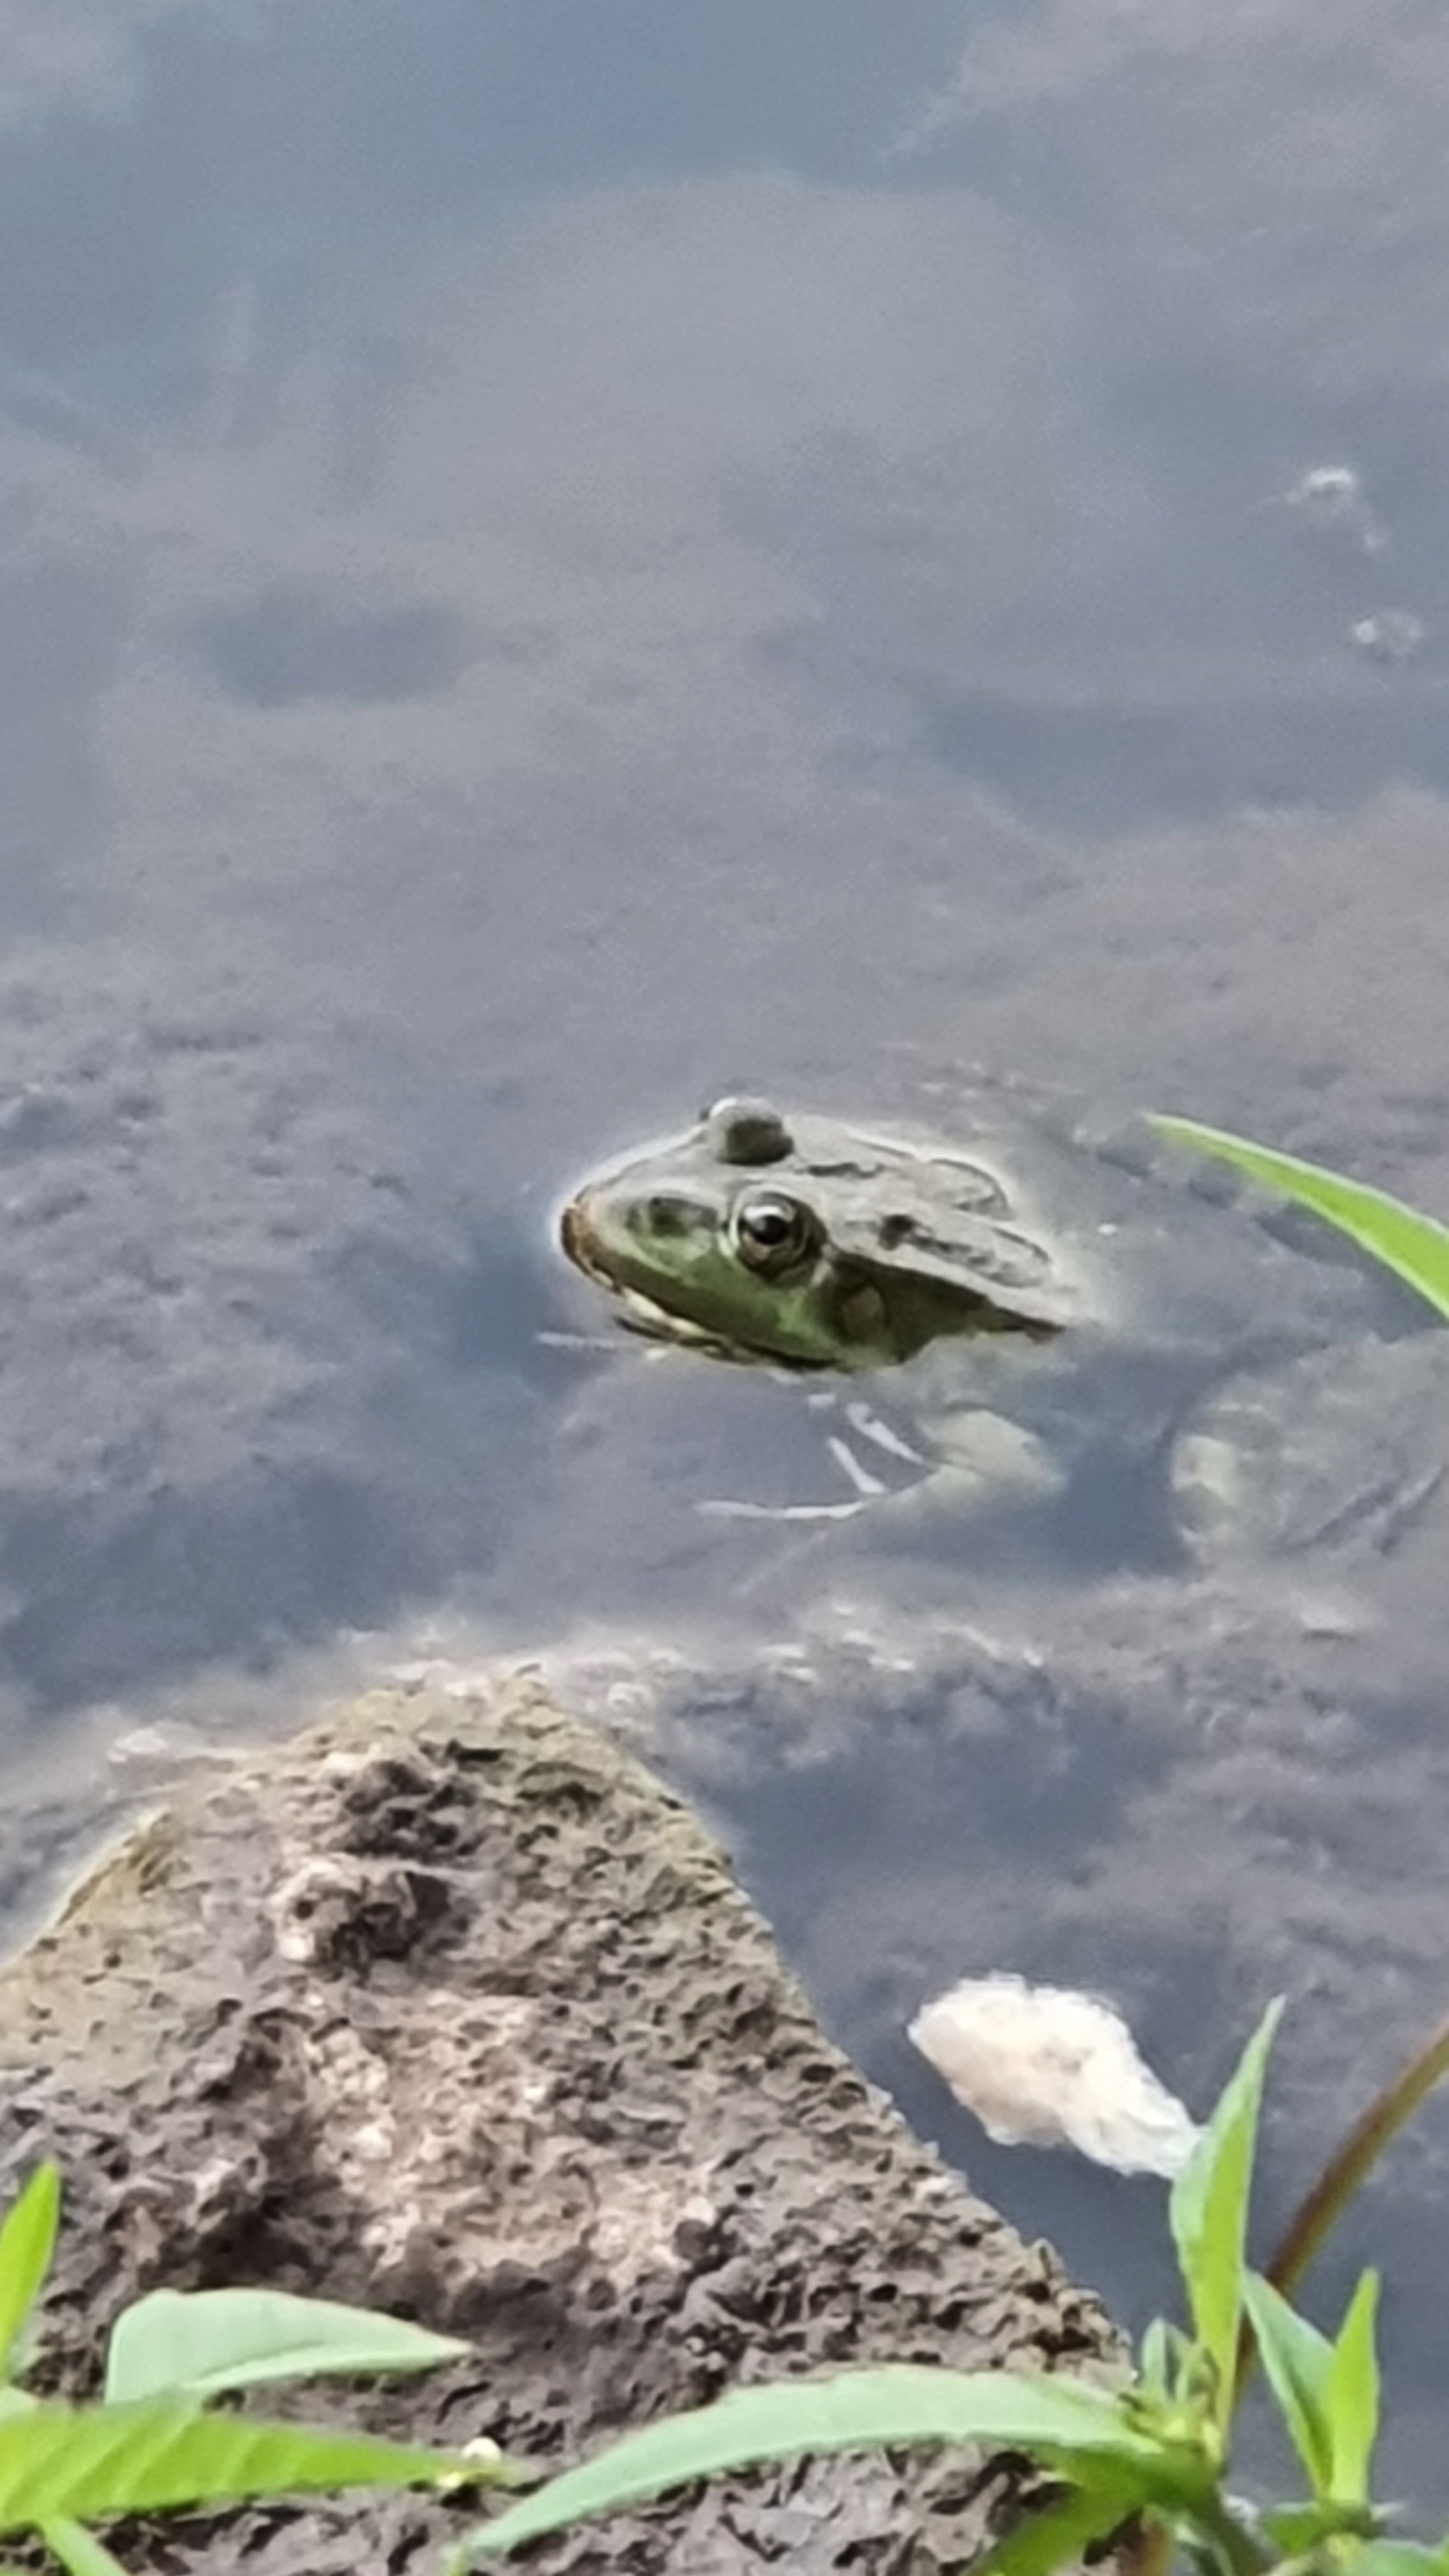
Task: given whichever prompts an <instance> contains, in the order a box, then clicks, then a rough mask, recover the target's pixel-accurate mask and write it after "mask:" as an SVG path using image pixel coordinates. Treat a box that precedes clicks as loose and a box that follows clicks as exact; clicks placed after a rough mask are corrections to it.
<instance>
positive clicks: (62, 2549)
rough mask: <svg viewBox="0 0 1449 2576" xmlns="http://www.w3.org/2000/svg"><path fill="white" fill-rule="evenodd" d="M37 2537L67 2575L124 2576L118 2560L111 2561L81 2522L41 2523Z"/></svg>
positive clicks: (94, 2536) (105, 2551) (58, 2520)
mask: <svg viewBox="0 0 1449 2576" xmlns="http://www.w3.org/2000/svg"><path fill="white" fill-rule="evenodd" d="M40 2536H41V2539H42V2540H43V2541H44V2543H45V2545H46V2548H47V2549H48V2550H49V2551H50V2553H51V2555H52V2557H54V2558H58V2559H59V2560H60V2563H61V2565H62V2567H64V2568H65V2569H66V2571H67V2576H126V2571H125V2569H124V2568H123V2567H122V2565H121V2562H120V2560H119V2558H113V2557H112V2556H111V2553H110V2551H109V2549H107V2548H106V2547H105V2546H104V2544H103V2543H102V2542H101V2541H99V2540H97V2538H96V2535H95V2533H94V2532H93V2531H87V2529H86V2527H85V2525H84V2523H80V2522H65V2521H62V2520H60V2519H58V2518H57V2519H55V2520H52V2521H50V2522H47V2523H42V2525H41V2531H40Z"/></svg>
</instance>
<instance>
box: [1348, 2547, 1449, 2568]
mask: <svg viewBox="0 0 1449 2576" xmlns="http://www.w3.org/2000/svg"><path fill="white" fill-rule="evenodd" d="M1340 2564H1341V2567H1342V2569H1343V2576H1449V2544H1446V2545H1445V2546H1444V2547H1442V2548H1440V2549H1421V2548H1420V2547H1419V2546H1418V2544H1417V2542H1415V2541H1412V2540H1366V2541H1365V2542H1364V2545H1363V2547H1362V2549H1360V2550H1356V2551H1355V2553H1354V2555H1353V2556H1352V2557H1351V2558H1350V2557H1347V2556H1345V2557H1344V2558H1342V2560H1341V2561H1340Z"/></svg>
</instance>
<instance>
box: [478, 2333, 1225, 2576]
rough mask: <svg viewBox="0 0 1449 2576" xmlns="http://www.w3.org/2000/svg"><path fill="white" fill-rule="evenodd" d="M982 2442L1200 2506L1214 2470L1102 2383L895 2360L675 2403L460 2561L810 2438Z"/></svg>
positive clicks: (805, 2444)
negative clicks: (1130, 2413) (1145, 2426)
mask: <svg viewBox="0 0 1449 2576" xmlns="http://www.w3.org/2000/svg"><path fill="white" fill-rule="evenodd" d="M917 2442H984V2443H987V2444H989V2445H991V2446H993V2447H994V2448H998V2449H1009V2450H1017V2451H1026V2452H1028V2453H1030V2454H1031V2456H1032V2457H1033V2458H1035V2459H1037V2460H1039V2461H1040V2462H1041V2463H1042V2465H1043V2466H1044V2467H1046V2468H1056V2469H1061V2470H1062V2471H1063V2472H1064V2473H1065V2474H1066V2475H1067V2476H1068V2477H1069V2478H1071V2479H1072V2480H1073V2481H1081V2480H1082V2479H1083V2478H1084V2477H1085V2476H1086V2475H1087V2474H1088V2464H1091V2472H1092V2473H1093V2474H1095V2472H1096V2470H1097V2469H1098V2468H1100V2470H1101V2472H1102V2474H1103V2476H1104V2477H1108V2476H1110V2477H1111V2478H1113V2479H1114V2480H1120V2481H1121V2488H1122V2491H1123V2492H1124V2493H1130V2494H1131V2495H1132V2496H1133V2497H1134V2499H1135V2500H1136V2502H1138V2503H1139V2504H1153V2505H1160V2506H1161V2507H1162V2508H1163V2509H1164V2510H1166V2511H1168V2512H1179V2511H1183V2512H1192V2511H1193V2510H1194V2509H1195V2508H1196V2507H1197V2506H1198V2505H1199V2504H1201V2503H1202V2502H1203V2501H1204V2500H1205V2498H1207V2497H1208V2496H1209V2495H1210V2493H1211V2489H1212V2471H1211V2469H1210V2468H1209V2466H1208V2464H1207V2462H1206V2461H1205V2460H1204V2459H1203V2457H1202V2455H1201V2454H1200V2453H1199V2452H1198V2451H1197V2450H1195V2449H1192V2448H1189V2447H1187V2446H1186V2445H1169V2444H1167V2443H1164V2442H1159V2441H1154V2440H1152V2439H1150V2438H1149V2437H1148V2436H1146V2435H1143V2434H1140V2433H1135V2432H1133V2431H1132V2430H1131V2429H1130V2427H1129V2426H1128V2425H1127V2424H1126V2423H1125V2422H1124V2420H1123V2417H1122V2415H1121V2412H1120V2410H1119V2408H1118V2405H1117V2402H1116V2400H1115V2399H1113V2398H1111V2397H1109V2396H1106V2395H1105V2394H1104V2393H1103V2392H1102V2391H1101V2390H1099V2389H1094V2388H1088V2387H1084V2386H1081V2385H1076V2386H1073V2385H1068V2384H1064V2383H1063V2382H1061V2381H1059V2380H1054V2379H1038V2378H1032V2379H1028V2378H1026V2377H1024V2376H1019V2375H1018V2374H1017V2373H1015V2372H1013V2371H1004V2370H994V2371H952V2370H938V2369H934V2368H931V2367H930V2366H928V2365H926V2364H924V2363H921V2364H917V2363H910V2362H897V2363H891V2364H888V2365H886V2366H885V2367H883V2368H880V2369H875V2370H847V2371H842V2372H840V2373H838V2374H837V2375H836V2376H835V2377H833V2378H831V2379H825V2380H792V2381H789V2382H786V2383H784V2384H783V2385H776V2386H774V2387H765V2388H744V2389H737V2390H736V2391H734V2392H733V2394H732V2395H730V2396H728V2397H723V2398H721V2399H720V2400H719V2401H718V2403H717V2404H715V2405H713V2406H704V2407H700V2408H698V2409H697V2410H696V2411H694V2412H693V2413H690V2414H687V2415H674V2416H668V2417H666V2418H665V2419H664V2421H663V2422H662V2423H658V2424H650V2425H648V2426H646V2428H645V2429H644V2431H642V2432H639V2433H630V2434H626V2435H625V2437H624V2439H623V2440H622V2441H620V2442H616V2443H615V2444H614V2446H613V2448H612V2449H611V2450H608V2451H605V2452H603V2453H601V2455H600V2456H599V2457H598V2458H597V2459H594V2460H589V2461H586V2462H585V2463H584V2464H583V2466H582V2467H580V2468H576V2469H566V2470H565V2471H564V2473H563V2475H562V2476H561V2477H557V2478H553V2479H551V2480H550V2482H549V2484H548V2485H547V2486H545V2487H541V2488H540V2489H539V2490H538V2492H537V2493H536V2494H535V2495H531V2496H529V2497H527V2498H525V2500H524V2501H523V2503H521V2504H517V2505H514V2506H513V2507H512V2508H511V2509H510V2510H509V2511H508V2512H506V2513H504V2514H501V2515H499V2516H498V2517H497V2519H496V2520H495V2521H493V2522H490V2523H483V2524H481V2525H480V2526H479V2527H478V2529H477V2530H476V2531H473V2532H471V2533H470V2534H469V2535H468V2537H467V2539H466V2540H465V2541H464V2542H463V2544H462V2546H461V2549H460V2550H459V2552H458V2553H457V2555H456V2556H455V2558H454V2560H453V2561H452V2565H453V2566H454V2567H455V2568H457V2567H464V2566H467V2565H469V2564H470V2563H471V2561H472V2559H473V2557H474V2556H475V2555H477V2554H479V2553H481V2552H483V2551H491V2550H499V2549H512V2548H515V2547H516V2546H517V2545H518V2544H519V2542H521V2541H524V2540H534V2539H537V2538H538V2537H539V2535H540V2534H541V2533H544V2532H550V2531H559V2530H562V2529H563V2528H564V2527H565V2526H566V2525H567V2524H569V2523H573V2522H579V2521H582V2520H583V2519H584V2518H585V2517H586V2516H587V2515H590V2514H597V2513H611V2512H614V2511H616V2510H617V2509H618V2508H619V2507H620V2506H621V2505H628V2504H638V2503H641V2502H642V2501H643V2500H644V2499H645V2498H646V2497H649V2496H656V2495H660V2494H662V2493H663V2492H664V2491H665V2490H666V2489H667V2488H669V2487H674V2486H681V2485H685V2484H687V2483H689V2482H690V2481H691V2480H693V2479H695V2478H701V2477H712V2476H717V2475H719V2474H720V2473H722V2472H723V2471H726V2470H730V2469H745V2468H752V2467H754V2466H755V2465H757V2464H758V2463H760V2462H763V2461H767V2460H783V2459H790V2458H793V2457H794V2456H795V2455H796V2454H797V2453H799V2452H802V2451H858V2450H871V2449H874V2448H876V2447H877V2446H879V2445H883V2444H891V2445H896V2444H910V2443H917Z"/></svg>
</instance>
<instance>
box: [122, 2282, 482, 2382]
mask: <svg viewBox="0 0 1449 2576" xmlns="http://www.w3.org/2000/svg"><path fill="white" fill-rule="evenodd" d="M468 2350H469V2346H468V2345H467V2344H465V2343H459V2342H458V2341H457V2340H456V2338H455V2337H454V2336H452V2335H440V2334H431V2333H429V2332H428V2330H427V2329H426V2328H425V2327H423V2326H415V2325H410V2324H408V2322H407V2321H406V2319H405V2318H402V2317H389V2316H383V2315H378V2314H374V2313H373V2312H372V2311H371V2310H370V2309H367V2308H346V2307H340V2306H338V2305H337V2304H336V2302H334V2301H333V2300H331V2299H299V2298H293V2297H292V2296H291V2295H290V2294H289V2293H288V2292H286V2291H283V2290H192V2291H183V2290H153V2291H152V2292H151V2293H150V2295H149V2296H148V2297H147V2298H144V2299H138V2300H137V2301H136V2303H135V2305H134V2306H133V2307H129V2308H126V2309H124V2310H123V2312H122V2314H121V2315H120V2316H119V2317H118V2318H117V2319H116V2323H115V2326H114V2328H113V2330H112V2333H111V2344H110V2352H109V2354H108V2356H107V2360H106V2395H107V2397H108V2398H110V2399H112V2400H113V2401H117V2402H119V2401H122V2400H126V2399H134V2398H140V2397H155V2396H159V2395H160V2394H161V2393H162V2392H163V2391H164V2390H170V2389H178V2388H184V2389H187V2390H189V2391H190V2392H191V2393H192V2394H193V2395H195V2396H202V2397H216V2396H219V2395H220V2394H221V2392H222V2391H223V2390H224V2389H236V2388H256V2387H259V2386H261V2385H262V2383H263V2382H265V2381H268V2380H279V2379H321V2378H329V2377H330V2378H339V2377H345V2376H348V2375H350V2374H356V2373H359V2372H379V2373H381V2372H393V2371H408V2370H432V2369H435V2368H436V2367H437V2365H438V2364H439V2363H440V2362H444V2361H456V2360H458V2359H459V2358H460V2356H461V2355H462V2354H464V2353H466V2352H467V2351H468Z"/></svg>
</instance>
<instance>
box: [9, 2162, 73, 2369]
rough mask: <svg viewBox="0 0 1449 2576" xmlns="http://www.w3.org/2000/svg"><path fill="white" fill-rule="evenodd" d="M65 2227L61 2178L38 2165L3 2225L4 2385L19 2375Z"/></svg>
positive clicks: (52, 2169) (49, 2166) (54, 2169)
mask: <svg viewBox="0 0 1449 2576" xmlns="http://www.w3.org/2000/svg"><path fill="white" fill-rule="evenodd" d="M59 2225H60V2174H59V2171H58V2169H57V2167H56V2166H55V2165H52V2164H43V2165H37V2166H36V2169H35V2171H34V2173H33V2174H32V2175H31V2176H30V2179H29V2181H28V2182H27V2183H26V2185H25V2188H24V2190H23V2191H22V2192H21V2193H20V2195H19V2197H18V2199H17V2200H16V2201H15V2203H14V2206H13V2207H12V2208H11V2209H9V2210H7V2212H6V2214H5V2221H4V2224H3V2226H0V2380H5V2379H10V2378H12V2377H13V2376H14V2373H15V2370H16V2367H17V2363H18V2360H19V2357H20V2353H21V2349H22V2346H23V2342H24V2336H25V2329H26V2327H27V2326H28V2324H29V2323H30V2318H31V2312H32V2310H33V2309H34V2306H35V2302H36V2300H37V2299H38V2298H39V2296H40V2293H41V2291H42V2290H43V2289H44V2287H45V2281H46V2275H47V2273H48V2272H49V2270H50V2265H51V2258H52V2256H53V2255H54V2253H55V2238H56V2230H57V2229H58V2227H59Z"/></svg>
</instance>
